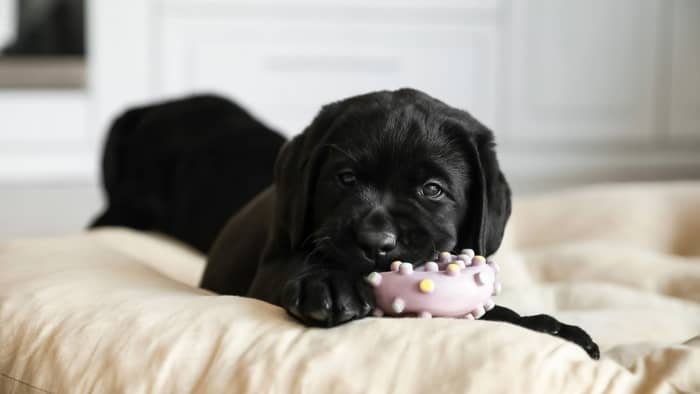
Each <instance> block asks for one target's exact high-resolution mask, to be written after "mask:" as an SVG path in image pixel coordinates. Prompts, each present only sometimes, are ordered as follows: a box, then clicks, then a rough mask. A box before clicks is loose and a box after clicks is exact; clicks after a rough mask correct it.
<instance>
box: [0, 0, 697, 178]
mask: <svg viewBox="0 0 700 394" xmlns="http://www.w3.org/2000/svg"><path fill="white" fill-rule="evenodd" d="M88 10H89V12H88V15H89V17H88V20H89V27H90V28H89V33H88V34H89V54H90V56H89V59H88V60H89V62H88V69H87V75H88V89H87V91H86V92H85V94H84V95H83V96H82V100H84V105H83V106H82V107H80V108H79V109H78V110H77V111H78V112H76V110H75V109H74V110H73V112H72V113H73V114H75V116H78V117H80V120H78V121H75V122H74V121H73V120H70V119H68V118H67V117H61V116H58V117H57V118H56V121H55V122H54V123H55V124H56V126H57V127H58V126H60V125H62V124H63V126H60V128H61V131H60V132H59V133H58V134H56V138H59V139H60V141H53V142H51V143H47V142H46V141H47V138H48V139H51V138H52V137H51V135H49V134H33V133H24V132H20V129H18V128H16V129H13V130H10V131H8V130H0V142H1V143H2V146H0V151H2V156H0V168H2V170H0V181H2V180H4V179H8V178H13V177H14V178H17V179H20V178H22V177H23V176H25V175H27V174H33V176H36V177H41V176H42V174H43V176H44V177H45V178H46V177H54V176H59V175H66V176H73V177H77V178H81V179H91V180H93V181H94V179H95V174H97V161H96V160H95V157H96V156H97V154H98V151H97V149H98V147H99V142H100V141H101V140H102V137H103V135H104V133H105V132H106V130H107V126H108V125H109V123H110V122H111V120H112V119H113V118H114V117H115V116H116V115H117V114H118V113H120V112H121V111H123V110H125V109H126V108H128V107H130V106H133V105H138V104H142V103H147V102H150V101H152V100H159V99H165V98H171V97H174V96H180V95H184V94H191V93H196V92H205V91H214V92H218V93H221V94H224V95H226V96H230V97H232V98H234V99H235V100H237V101H239V102H240V103H242V104H243V105H244V106H245V107H247V108H248V109H249V110H250V111H251V112H253V113H254V114H256V115H257V116H259V117H260V118H261V119H262V120H263V121H265V122H267V123H269V124H270V125H272V126H274V127H276V128H278V129H280V131H282V132H284V133H285V134H287V135H293V134H295V133H298V132H299V131H300V130H301V129H302V128H303V127H304V126H305V125H306V124H307V123H308V122H309V121H310V120H311V118H312V117H313V116H314V114H315V113H316V112H317V111H318V109H319V108H320V106H321V105H323V104H326V103H328V102H331V101H334V100H337V99H340V98H343V97H346V96H349V95H353V94H357V93H363V92H368V91H372V90H378V89H395V88H398V87H402V86H412V87H416V88H419V89H422V90H425V91H426V92H428V93H430V94H432V95H434V96H436V97H437V98H440V99H442V100H443V101H446V102H448V103H449V104H452V105H454V106H457V107H461V108H464V109H466V110H468V111H470V112H471V113H473V114H474V115H475V116H476V117H477V118H479V119H480V120H482V121H483V122H484V123H486V124H487V125H489V126H491V127H492V129H493V130H494V131H495V133H496V135H497V140H498V142H499V145H500V155H501V158H502V161H503V163H504V166H505V171H506V174H507V176H508V177H509V179H511V181H512V183H513V184H514V185H515V186H516V190H519V191H529V190H533V189H534V187H532V186H531V185H537V186H538V187H544V188H552V187H556V186H561V185H565V184H572V183H583V182H593V181H610V180H630V179H671V178H678V177H689V176H690V177H700V27H699V26H700V2H698V1H696V0H592V1H573V0H529V1H515V0H510V1H509V0H469V1H462V0H305V1H303V2H302V1H295V0H287V1H283V0H257V1H253V0H120V1H118V2H117V1H109V0H92V1H91V2H90V3H89V7H88ZM0 105H2V107H0V111H3V110H4V111H11V112H16V111H14V110H12V108H13V106H12V104H7V105H6V104H4V103H2V96H1V94H0ZM63 105H70V101H65V102H64V104H63ZM76 108H77V107H76ZM36 112H37V117H35V118H32V119H30V120H28V122H29V123H32V124H34V123H36V124H39V122H40V121H42V119H41V114H44V113H48V112H46V111H44V110H42V109H40V108H38V110H37V111H36ZM64 112H65V113H66V114H67V113H68V112H67V111H63V110H61V109H60V108H58V107H55V108H54V113H59V114H60V113H64ZM12 116H15V117H16V115H14V114H13V115H12ZM10 117H11V116H10ZM45 120H46V119H43V121H45ZM1 122H2V119H0V126H1V125H2V123H1ZM15 123H16V122H15ZM67 123H75V124H76V127H75V128H71V127H69V126H67ZM35 129H36V128H35ZM47 135H48V136H49V137H47ZM15 146H18V147H27V146H31V149H30V150H27V152H29V151H31V155H30V154H27V155H25V154H24V153H22V152H25V150H22V149H14V148H13V147H15ZM53 148H55V149H53ZM52 149H53V150H52ZM59 151H60V152H63V154H62V156H61V157H60V160H58V161H53V159H51V158H52V157H53V156H56V154H57V153H56V152H59ZM38 155H41V157H39V156H38ZM52 155H53V156H52ZM35 157H39V158H40V160H39V161H32V160H30V158H35ZM49 159H51V160H52V161H51V165H48V163H49ZM8 161H12V163H14V164H13V165H7V164H8ZM22 163H43V164H42V165H40V166H35V167H36V168H35V167H32V166H30V167H28V168H29V169H28V170H26V169H23V168H24V167H22V168H19V166H18V164H22Z"/></svg>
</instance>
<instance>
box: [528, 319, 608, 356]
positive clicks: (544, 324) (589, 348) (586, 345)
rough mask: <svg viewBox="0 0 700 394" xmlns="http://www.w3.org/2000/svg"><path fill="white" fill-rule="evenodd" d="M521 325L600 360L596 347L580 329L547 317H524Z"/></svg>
mask: <svg viewBox="0 0 700 394" xmlns="http://www.w3.org/2000/svg"><path fill="white" fill-rule="evenodd" d="M521 323H522V324H521V325H522V326H524V327H527V328H529V329H531V330H535V331H539V332H544V333H547V334H550V335H554V336H556V337H559V338H562V339H566V340H567V341H569V342H573V343H575V344H577V345H579V346H581V347H582V348H583V350H585V351H586V353H588V355H589V356H590V357H591V358H592V359H595V360H598V359H599V358H600V350H599V349H598V345H597V344H596V343H595V342H593V339H592V338H591V336H590V335H588V333H586V332H585V331H583V329H581V328H580V327H577V326H571V325H568V324H564V323H562V322H560V321H558V320H557V319H555V318H553V317H552V316H549V315H534V316H525V317H523V318H522V321H521Z"/></svg>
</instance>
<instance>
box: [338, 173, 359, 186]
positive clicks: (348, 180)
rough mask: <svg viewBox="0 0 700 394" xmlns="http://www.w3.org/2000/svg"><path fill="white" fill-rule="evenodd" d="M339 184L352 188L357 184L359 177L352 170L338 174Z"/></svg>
mask: <svg viewBox="0 0 700 394" xmlns="http://www.w3.org/2000/svg"><path fill="white" fill-rule="evenodd" d="M338 182H340V184H341V185H343V186H352V185H354V184H355V183H357V177H356V176H355V173H354V172H352V171H351V170H343V171H340V172H339V173H338Z"/></svg>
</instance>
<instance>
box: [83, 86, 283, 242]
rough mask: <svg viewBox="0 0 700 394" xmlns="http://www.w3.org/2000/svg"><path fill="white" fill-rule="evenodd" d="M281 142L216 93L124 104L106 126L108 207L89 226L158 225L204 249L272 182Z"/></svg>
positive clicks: (104, 174)
mask: <svg viewBox="0 0 700 394" xmlns="http://www.w3.org/2000/svg"><path fill="white" fill-rule="evenodd" d="M283 143H284V138H283V137H282V136H281V135H280V134H279V133H277V132H275V131H273V130H271V129H269V128H268V127H267V126H265V125H264V124H262V123H261V122H259V121H258V120H256V119H255V118H253V117H252V116H251V115H250V114H248V113H247V112H246V111H245V110H243V109H242V108H241V107H239V106H238V105H236V104H234V103H232V102H231V101H229V100H226V99H224V98H221V97H218V96H212V95H206V96H193V97H187V98H184V99H180V100H175V101H169V102H165V103H159V104H154V105H149V106H145V107H140V108H135V109H131V110H128V111H127V112H125V113H124V114H123V115H121V116H120V117H119V118H118V119H116V120H115V121H114V123H113V125H112V127H111V128H110V130H109V132H108V135H107V139H106V142H105V146H104V151H103V157H102V184H103V187H104V192H105V200H106V208H105V210H104V212H103V213H101V214H100V215H99V216H97V218H96V219H95V220H94V221H93V222H92V223H91V224H90V225H89V227H99V226H124V227H130V228H134V229H139V230H149V231H157V232H161V233H164V234H167V235H170V236H172V237H175V238H177V239H179V240H181V241H183V242H185V243H187V244H189V245H191V246H193V247H195V248H197V249H199V250H200V251H203V252H207V251H208V249H209V247H210V246H211V244H212V243H213V241H214V239H215V237H216V235H217V234H218V232H219V230H220V229H221V228H222V227H223V225H224V224H225V223H226V220H227V219H228V218H229V217H230V216H231V215H232V214H233V213H235V212H236V211H237V210H238V209H239V208H241V207H243V205H245V204H246V203H247V202H248V200H250V199H251V198H253V197H254V196H255V195H256V194H257V193H258V192H260V191H262V190H263V189H264V188H265V187H267V186H268V185H269V184H271V183H272V171H273V165H274V161H275V158H276V156H277V152H278V151H279V149H280V147H281V146H282V144H283Z"/></svg>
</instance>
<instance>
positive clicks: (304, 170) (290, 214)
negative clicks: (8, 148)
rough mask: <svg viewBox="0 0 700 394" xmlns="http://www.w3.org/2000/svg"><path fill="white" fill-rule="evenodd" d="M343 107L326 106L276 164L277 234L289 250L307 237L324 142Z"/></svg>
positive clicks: (299, 245)
mask: <svg viewBox="0 0 700 394" xmlns="http://www.w3.org/2000/svg"><path fill="white" fill-rule="evenodd" d="M340 107H341V103H334V104H330V105H327V106H324V107H323V108H322V109H321V111H320V112H319V113H318V115H316V117H315V118H314V120H313V121H312V122H311V124H310V125H309V126H308V127H307V128H306V129H304V131H303V132H302V133H301V134H299V135H297V136H296V137H294V138H293V139H292V140H290V141H289V142H287V143H286V144H285V145H284V146H283V147H282V148H281V149H280V153H279V154H278V155H277V160H276V162H275V174H274V182H275V195H276V199H277V201H276V202H275V209H276V210H277V212H276V213H275V220H276V223H275V231H276V233H277V237H278V238H279V239H278V241H279V242H282V243H283V244H286V246H287V247H288V248H289V250H292V249H296V248H299V247H301V246H302V243H303V242H304V240H305V239H306V237H307V236H308V232H309V229H308V227H309V226H308V222H309V220H310V215H311V203H312V200H313V198H312V196H313V193H314V191H313V189H314V186H315V183H316V177H317V176H318V167H319V164H320V157H321V155H322V151H323V150H322V149H321V148H322V147H323V146H324V141H325V140H326V139H327V138H328V136H329V135H330V134H331V129H332V127H333V123H334V122H335V120H336V119H337V116H338V114H339V113H340Z"/></svg>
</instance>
